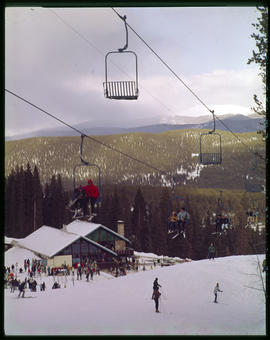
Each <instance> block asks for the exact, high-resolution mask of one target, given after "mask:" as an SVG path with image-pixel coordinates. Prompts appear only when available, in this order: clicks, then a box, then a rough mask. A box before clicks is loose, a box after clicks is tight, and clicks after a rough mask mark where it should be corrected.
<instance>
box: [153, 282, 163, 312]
mask: <svg viewBox="0 0 270 340" xmlns="http://www.w3.org/2000/svg"><path fill="white" fill-rule="evenodd" d="M159 287H161V285H160V284H159V283H158V278H157V277H156V278H155V281H154V283H153V294H152V299H153V300H154V301H155V307H156V313H159V310H158V305H159V297H160V295H161V293H160V292H159Z"/></svg>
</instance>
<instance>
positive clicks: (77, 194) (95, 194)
mask: <svg viewBox="0 0 270 340" xmlns="http://www.w3.org/2000/svg"><path fill="white" fill-rule="evenodd" d="M98 198H99V189H98V187H97V186H96V185H94V183H93V181H92V180H91V179H89V180H88V184H87V185H86V186H82V185H80V186H79V187H78V188H76V189H75V191H74V196H73V200H72V202H74V203H73V204H72V206H71V208H72V207H74V208H75V214H74V216H73V217H74V218H78V217H86V216H87V217H90V216H91V215H92V216H93V215H95V214H96V209H95V208H96V202H97V200H98ZM89 201H90V204H91V212H89V208H88V205H89Z"/></svg>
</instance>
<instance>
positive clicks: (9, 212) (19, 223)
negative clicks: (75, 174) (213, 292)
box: [5, 163, 265, 260]
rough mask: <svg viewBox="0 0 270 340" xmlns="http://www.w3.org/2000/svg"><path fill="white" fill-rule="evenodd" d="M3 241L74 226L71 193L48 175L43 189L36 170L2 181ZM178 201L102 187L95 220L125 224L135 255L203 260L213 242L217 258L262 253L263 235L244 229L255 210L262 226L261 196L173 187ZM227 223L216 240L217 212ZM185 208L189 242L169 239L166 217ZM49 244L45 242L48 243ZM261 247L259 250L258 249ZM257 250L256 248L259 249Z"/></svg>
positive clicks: (159, 190) (164, 194) (156, 191)
mask: <svg viewBox="0 0 270 340" xmlns="http://www.w3.org/2000/svg"><path fill="white" fill-rule="evenodd" d="M5 189H6V190H5V236H8V237H14V238H22V237H26V236H27V235H29V234H30V233H32V232H33V231H34V230H36V229H38V228H39V227H41V226H42V225H48V226H51V227H55V228H62V227H63V225H64V224H68V223H70V222H71V221H72V213H71V212H70V211H69V210H68V209H66V205H67V204H68V202H69V200H70V198H71V195H72V190H66V189H65V188H64V186H63V181H62V178H61V175H60V174H58V175H52V176H51V178H50V179H49V180H48V182H46V183H45V184H44V185H42V184H41V181H40V175H39V169H38V167H37V166H34V168H33V169H31V166H30V164H29V163H28V164H27V165H26V167H25V168H24V167H23V166H20V167H19V166H17V167H16V168H15V169H12V171H11V173H10V174H9V175H8V176H7V177H6V183H5ZM175 194H177V195H178V196H179V197H180V198H178V199H174V196H173V193H172V192H171V190H170V189H169V188H166V187H161V186H155V187H153V186H150V185H145V186H143V185H140V186H136V185H123V184H122V185H109V184H107V185H106V184H105V185H103V186H102V197H103V198H102V202H101V206H100V207H99V208H98V216H97V217H96V219H95V220H94V222H96V223H101V224H103V225H105V226H107V227H109V228H111V229H113V230H115V231H117V221H118V220H123V221H124V223H125V236H126V237H127V238H129V239H130V240H131V241H132V247H133V248H134V249H135V250H137V251H144V252H154V253H156V254H167V255H170V256H179V257H182V258H185V257H189V258H192V259H194V260H196V259H202V258H206V256H207V249H208V246H209V244H210V243H211V242H214V244H215V246H216V247H217V255H218V256H225V255H239V254H253V253H257V252H261V251H264V245H263V240H264V239H265V230H263V231H260V230H259V229H258V227H257V229H255V230H253V229H252V228H245V226H246V224H247V216H246V211H247V210H248V209H251V210H254V211H255V210H256V211H257V212H258V214H259V222H260V223H262V224H264V223H265V195H264V194H262V193H247V192H245V191H241V190H222V191H221V190H218V189H203V188H188V187H181V188H180V187H176V192H175ZM220 201H222V209H221V210H222V212H223V213H226V214H227V215H228V216H229V218H230V224H231V225H230V230H229V231H228V232H227V234H224V235H222V236H220V237H217V236H215V235H212V232H214V231H215V214H216V213H218V212H219V211H220V206H219V204H218V202H220ZM181 206H185V207H186V208H187V210H188V211H189V213H190V216H191V217H190V220H189V222H188V225H187V233H186V234H187V238H186V239H183V238H182V237H178V238H176V239H175V240H170V239H169V238H168V234H167V229H168V214H169V212H170V210H171V209H176V210H177V209H179V208H180V207H181ZM46 241H49V240H46ZM260 244H261V245H260ZM258 245H259V246H258Z"/></svg>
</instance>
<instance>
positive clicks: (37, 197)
mask: <svg viewBox="0 0 270 340" xmlns="http://www.w3.org/2000/svg"><path fill="white" fill-rule="evenodd" d="M33 188H34V225H33V231H35V230H36V229H38V228H39V227H41V226H42V225H43V211H42V200H43V188H42V185H41V183H40V177H39V171H38V168H37V166H35V167H34V173H33Z"/></svg>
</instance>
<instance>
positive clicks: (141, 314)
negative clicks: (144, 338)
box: [4, 254, 266, 335]
mask: <svg viewBox="0 0 270 340" xmlns="http://www.w3.org/2000/svg"><path fill="white" fill-rule="evenodd" d="M21 256H22V257H21V258H22V261H23V258H24V257H23V255H22V254H21ZM26 258H27V256H26ZM263 258H264V255H260V256H258V259H259V260H260V263H261V262H262V260H263ZM8 261H9V262H10V261H11V258H9V259H8ZM19 265H20V264H19ZM150 268H151V267H150V266H147V267H146V270H145V271H139V272H129V273H128V274H127V275H126V276H121V277H118V278H115V277H113V276H110V275H109V274H105V273H101V275H100V276H96V275H95V276H94V280H93V281H90V282H86V279H85V277H83V279H82V280H81V281H77V279H76V276H75V282H74V285H73V283H72V279H71V276H70V277H68V281H67V285H66V288H64V278H63V277H61V278H59V282H60V284H61V283H62V288H61V289H54V290H52V289H51V287H52V284H53V278H52V277H47V276H44V277H42V278H41V279H39V278H37V281H38V283H39V282H41V281H45V282H46V286H47V290H46V291H45V292H40V291H39V289H38V291H37V292H30V291H26V296H34V297H36V298H32V299H28V298H25V299H21V298H20V299H18V298H17V293H10V291H9V289H5V310H4V328H5V333H6V334H7V335H116V334H119V335H144V334H145V335H265V334H266V327H265V318H266V315H265V297H264V293H263V291H262V282H261V280H260V276H259V270H258V263H257V256H256V255H248V256H231V257H224V258H217V259H215V260H214V261H210V260H201V261H193V262H184V263H182V264H180V263H178V264H175V265H173V266H168V267H164V266H163V267H161V266H155V267H154V266H153V267H152V268H153V269H150ZM263 275H265V274H263ZM24 277H25V274H23V275H22V276H21V278H24ZM156 277H158V279H159V283H160V284H161V285H162V288H161V293H162V295H161V299H160V311H161V313H155V308H154V301H153V300H152V299H151V294H152V283H153V281H154V279H155V278H156ZM216 282H219V284H220V289H221V290H223V292H222V293H220V294H219V296H218V301H219V303H218V304H215V303H213V298H214V295H213V289H214V286H215V284H216Z"/></svg>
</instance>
